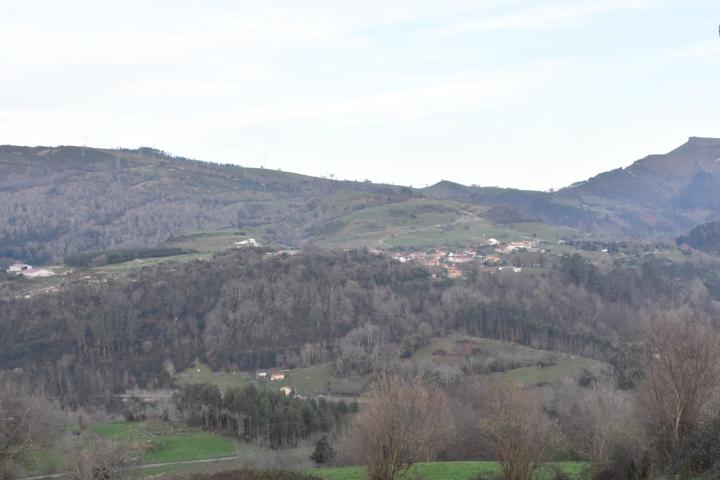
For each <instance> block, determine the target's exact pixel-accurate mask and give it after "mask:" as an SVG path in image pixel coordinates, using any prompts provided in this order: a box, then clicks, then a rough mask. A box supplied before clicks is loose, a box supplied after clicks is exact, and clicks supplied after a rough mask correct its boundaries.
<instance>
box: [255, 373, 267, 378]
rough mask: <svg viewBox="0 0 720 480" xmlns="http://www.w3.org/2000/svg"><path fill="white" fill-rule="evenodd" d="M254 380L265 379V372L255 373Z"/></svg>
mask: <svg viewBox="0 0 720 480" xmlns="http://www.w3.org/2000/svg"><path fill="white" fill-rule="evenodd" d="M255 378H267V372H255Z"/></svg>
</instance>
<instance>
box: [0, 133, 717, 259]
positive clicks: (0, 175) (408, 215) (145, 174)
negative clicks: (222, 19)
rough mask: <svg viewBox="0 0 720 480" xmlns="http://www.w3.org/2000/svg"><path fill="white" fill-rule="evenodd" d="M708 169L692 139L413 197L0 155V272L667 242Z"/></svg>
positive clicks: (152, 159) (130, 162) (443, 185)
mask: <svg viewBox="0 0 720 480" xmlns="http://www.w3.org/2000/svg"><path fill="white" fill-rule="evenodd" d="M719 161H720V140H717V139H707V138H695V137H693V138H691V139H690V140H689V141H688V142H687V143H686V144H684V145H682V146H680V147H678V148H677V149H675V150H673V151H671V152H669V153H667V154H664V155H651V156H649V157H646V158H644V159H642V160H639V161H637V162H635V163H634V164H632V165H631V166H629V167H627V168H624V169H618V170H613V171H611V172H606V173H602V174H600V175H598V176H596V177H593V178H591V179H589V180H587V181H585V182H581V183H577V184H575V185H572V186H570V187H567V188H565V189H562V190H560V191H558V192H535V191H525V190H517V189H502V188H494V187H476V186H464V185H460V184H457V183H452V182H448V181H441V182H439V183H437V184H435V185H433V186H431V187H428V188H425V189H420V190H416V189H412V188H409V187H398V186H389V185H382V184H373V183H370V182H349V181H336V180H330V179H323V178H314V177H309V176H304V175H299V174H294V173H286V172H280V171H274V170H265V169H255V168H244V167H240V166H234V165H220V164H214V163H208V162H200V161H195V160H189V159H185V158H178V157H171V156H169V155H167V154H165V153H163V152H160V151H158V150H153V149H149V148H143V149H138V150H107V149H92V148H81V147H56V148H45V147H35V148H30V147H14V146H2V147H0V225H2V226H3V227H2V228H0V263H2V264H5V263H9V262H11V261H14V260H23V261H26V262H30V263H38V264H42V263H48V262H57V261H61V260H63V259H65V258H67V257H69V256H71V255H75V254H78V253H88V252H103V251H107V250H123V249H129V248H138V247H156V246H161V245H162V246H172V247H182V248H187V249H189V250H195V249H196V250H199V251H201V252H204V251H219V250H222V249H224V248H227V247H228V246H229V245H232V241H233V240H237V239H238V238H246V237H255V238H258V239H259V240H260V241H261V242H263V243H264V244H269V245H274V246H289V247H302V246H307V245H317V246H320V247H325V248H359V247H369V248H392V247H398V248H406V247H407V248H415V247H418V248H424V247H433V246H448V245H457V246H472V245H474V244H477V243H478V239H481V238H483V237H488V236H498V235H500V236H504V237H506V238H512V237H520V238H522V237H524V236H536V235H543V236H545V237H547V238H551V239H552V238H569V237H572V236H575V235H578V234H579V232H585V233H591V234H593V235H594V236H596V237H598V238H605V239H612V240H615V239H617V238H625V237H634V238H643V237H647V236H666V237H667V236H677V234H679V233H681V232H683V231H687V230H688V229H690V228H692V227H693V226H695V225H697V224H699V223H702V222H706V221H710V220H714V219H716V218H717V217H718V216H720V197H718V196H717V194H716V192H717V191H718V189H719V188H720V162H719ZM561 227H562V228H561ZM211 232H214V233H211ZM201 237H202V238H201ZM198 244H199V245H198ZM198 246H200V247H201V248H198ZM206 247H207V248H206Z"/></svg>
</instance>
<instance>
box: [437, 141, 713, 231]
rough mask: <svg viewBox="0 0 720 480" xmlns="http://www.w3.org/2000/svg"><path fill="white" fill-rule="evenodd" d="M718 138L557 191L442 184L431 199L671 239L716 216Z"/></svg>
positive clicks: (579, 226) (683, 146)
mask: <svg viewBox="0 0 720 480" xmlns="http://www.w3.org/2000/svg"><path fill="white" fill-rule="evenodd" d="M719 190H720V139H713V138H698V137H691V138H690V139H689V140H688V142H687V143H685V144H684V145H681V146H680V147H678V148H676V149H674V150H672V151H671V152H669V153H667V154H663V155H650V156H648V157H645V158H644V159H642V160H638V161H637V162H635V163H633V164H632V165H631V166H629V167H627V168H619V169H616V170H612V171H610V172H605V173H601V174H599V175H597V176H595V177H593V178H591V179H589V180H587V181H584V182H579V183H576V184H574V185H572V186H569V187H567V188H564V189H562V190H560V191H559V192H555V193H550V192H531V191H523V190H516V189H501V188H488V187H467V186H463V185H459V184H455V183H452V182H447V181H443V182H440V183H438V184H436V185H433V186H431V187H429V188H427V189H424V190H423V192H424V193H425V194H427V195H430V196H433V197H435V198H443V199H452V200H456V201H466V202H472V203H478V204H501V205H507V206H511V207H513V208H515V209H517V210H519V211H520V212H523V213H525V214H527V215H530V216H534V217H539V218H540V219H542V220H543V221H544V222H547V223H550V224H554V225H565V226H571V227H575V228H580V229H583V230H586V231H589V232H592V233H593V234H595V235H601V236H602V235H605V236H609V235H612V236H617V235H621V236H631V237H636V238H637V237H643V236H647V235H667V234H671V235H674V234H677V233H679V232H680V231H683V230H686V229H688V228H691V227H692V226H694V225H697V224H698V223H701V222H704V221H708V220H712V219H714V218H717V217H718V216H720V197H719V196H718V195H717V192H718V191H719Z"/></svg>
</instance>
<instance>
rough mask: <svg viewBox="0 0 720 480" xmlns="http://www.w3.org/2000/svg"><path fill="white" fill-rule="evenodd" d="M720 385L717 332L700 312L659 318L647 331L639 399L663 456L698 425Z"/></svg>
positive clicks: (667, 455)
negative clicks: (696, 314) (694, 314)
mask: <svg viewBox="0 0 720 480" xmlns="http://www.w3.org/2000/svg"><path fill="white" fill-rule="evenodd" d="M719 387H720V336H719V335H718V333H717V332H715V331H714V330H713V329H712V328H710V327H708V326H707V325H705V324H704V323H703V321H702V319H699V318H697V317H692V316H687V315H677V316H672V317H670V316H666V317H663V318H660V319H658V320H657V321H656V323H655V325H654V326H653V328H652V329H650V331H649V334H648V344H647V350H646V364H645V379H644V381H643V384H642V386H641V390H640V403H641V405H642V407H643V408H644V410H645V412H646V414H647V422H648V423H647V426H648V430H649V432H648V433H649V434H650V437H651V439H652V440H653V441H654V444H655V448H656V449H657V450H658V452H659V453H660V454H661V456H662V457H664V460H668V459H669V458H671V457H672V455H673V452H674V450H675V449H676V447H677V445H678V444H679V442H680V441H681V440H683V439H685V438H687V437H688V436H689V435H690V434H692V433H693V432H695V431H696V430H697V429H698V427H699V426H700V424H701V422H702V420H703V416H704V415H705V414H706V413H707V409H708V407H709V406H710V405H711V402H712V401H713V399H714V398H715V395H716V394H717V393H718V388H719Z"/></svg>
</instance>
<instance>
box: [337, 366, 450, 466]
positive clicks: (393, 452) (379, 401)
mask: <svg viewBox="0 0 720 480" xmlns="http://www.w3.org/2000/svg"><path fill="white" fill-rule="evenodd" d="M366 400H367V402H366V403H363V406H362V408H361V410H360V412H359V413H358V414H357V415H356V417H355V419H354V422H353V425H352V428H351V429H350V430H349V432H348V435H349V438H350V442H351V448H352V451H353V453H354V456H355V459H356V460H357V461H358V462H359V463H361V464H363V465H367V467H368V480H394V479H395V478H397V477H398V475H400V474H401V473H403V472H404V471H406V470H407V469H408V468H409V467H410V466H411V465H412V464H413V463H415V462H417V461H419V460H431V459H432V458H433V457H434V455H435V454H436V453H437V452H438V451H439V450H441V449H442V448H444V447H445V446H447V445H448V444H449V443H450V441H451V440H452V438H453V434H454V431H455V429H454V426H453V421H452V417H451V415H450V409H449V406H448V399H447V396H446V395H445V393H444V392H442V391H441V390H439V389H437V388H432V387H428V386H426V385H425V384H424V383H423V382H422V380H421V379H419V378H403V377H401V376H398V375H394V374H383V375H381V376H380V378H379V379H378V380H377V381H376V382H374V383H373V385H372V386H371V387H370V390H369V392H368V394H367V399H366Z"/></svg>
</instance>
